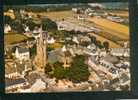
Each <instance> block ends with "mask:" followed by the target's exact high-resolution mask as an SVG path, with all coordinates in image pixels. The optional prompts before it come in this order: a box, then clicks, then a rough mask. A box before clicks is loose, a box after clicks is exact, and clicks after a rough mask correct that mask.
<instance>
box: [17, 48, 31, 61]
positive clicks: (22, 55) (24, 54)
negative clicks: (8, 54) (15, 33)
mask: <svg viewBox="0 0 138 100" xmlns="http://www.w3.org/2000/svg"><path fill="white" fill-rule="evenodd" d="M15 57H16V58H17V59H19V60H29V59H30V52H29V49H28V48H20V47H17V48H16V50H15Z"/></svg>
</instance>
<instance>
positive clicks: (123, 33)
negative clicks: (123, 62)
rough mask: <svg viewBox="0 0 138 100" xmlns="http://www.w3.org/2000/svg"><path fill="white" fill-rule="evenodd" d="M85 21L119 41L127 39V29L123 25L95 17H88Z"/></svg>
mask: <svg viewBox="0 0 138 100" xmlns="http://www.w3.org/2000/svg"><path fill="white" fill-rule="evenodd" d="M87 20H88V21H91V22H93V23H94V24H96V25H97V27H99V28H100V29H103V30H104V31H108V33H111V34H112V35H114V36H117V37H119V38H121V39H129V28H128V27H127V26H125V25H122V24H119V23H115V22H112V21H109V20H107V19H104V18H97V17H89V18H87Z"/></svg>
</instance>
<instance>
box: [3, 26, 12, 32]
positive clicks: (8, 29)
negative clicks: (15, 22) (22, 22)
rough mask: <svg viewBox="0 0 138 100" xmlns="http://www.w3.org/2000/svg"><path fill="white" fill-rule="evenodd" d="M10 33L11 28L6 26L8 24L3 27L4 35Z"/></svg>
mask: <svg viewBox="0 0 138 100" xmlns="http://www.w3.org/2000/svg"><path fill="white" fill-rule="evenodd" d="M10 31H11V26H10V25H8V24H6V25H5V26H4V33H9V32H10Z"/></svg>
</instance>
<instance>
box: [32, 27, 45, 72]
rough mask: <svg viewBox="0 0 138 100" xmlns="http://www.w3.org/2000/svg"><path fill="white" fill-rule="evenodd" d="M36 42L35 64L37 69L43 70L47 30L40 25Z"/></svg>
mask: <svg viewBox="0 0 138 100" xmlns="http://www.w3.org/2000/svg"><path fill="white" fill-rule="evenodd" d="M36 41H37V43H36V57H35V62H34V63H35V66H36V69H37V70H38V71H42V72H44V70H45V66H46V64H47V32H44V31H43V30H42V26H41V27H40V36H39V37H38V38H37V40H36Z"/></svg>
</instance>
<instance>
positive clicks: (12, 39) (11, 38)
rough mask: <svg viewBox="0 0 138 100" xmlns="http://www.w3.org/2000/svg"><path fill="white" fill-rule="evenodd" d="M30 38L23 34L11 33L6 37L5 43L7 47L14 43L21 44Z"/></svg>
mask: <svg viewBox="0 0 138 100" xmlns="http://www.w3.org/2000/svg"><path fill="white" fill-rule="evenodd" d="M27 39H28V38H27V37H26V36H24V35H22V34H17V33H9V34H5V35H4V42H5V45H10V44H13V43H19V42H22V41H24V40H27Z"/></svg>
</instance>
